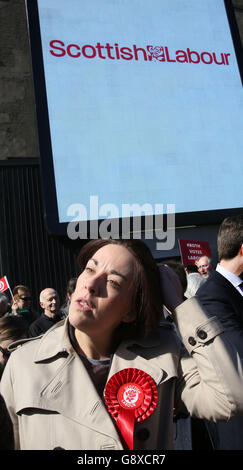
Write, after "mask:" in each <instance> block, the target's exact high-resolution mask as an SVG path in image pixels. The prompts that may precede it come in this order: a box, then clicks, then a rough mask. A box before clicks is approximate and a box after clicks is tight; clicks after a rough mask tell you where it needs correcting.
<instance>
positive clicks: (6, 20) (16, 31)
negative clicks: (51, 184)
mask: <svg viewBox="0 0 243 470" xmlns="http://www.w3.org/2000/svg"><path fill="white" fill-rule="evenodd" d="M50 1H51V0H50ZM212 1H214V0H212ZM232 3H233V5H234V9H235V15H236V20H237V23H238V26H239V31H240V35H241V40H242V44H243V0H232ZM0 45H1V46H0V104H1V107H0V159H7V158H13V157H15V158H16V157H25V158H29V157H32V158H33V157H39V148H38V137H37V127H36V117H35V100H34V92H33V80H32V70H31V60H30V50H29V44H28V30H27V20H26V11H25V1H24V0H0Z"/></svg>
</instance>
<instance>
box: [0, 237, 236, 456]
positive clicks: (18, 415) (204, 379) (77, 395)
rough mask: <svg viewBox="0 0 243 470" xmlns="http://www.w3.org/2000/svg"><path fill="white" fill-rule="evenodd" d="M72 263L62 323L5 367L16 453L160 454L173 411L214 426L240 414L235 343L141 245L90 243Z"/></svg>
mask: <svg viewBox="0 0 243 470" xmlns="http://www.w3.org/2000/svg"><path fill="white" fill-rule="evenodd" d="M79 263H80V267H81V270H82V272H81V274H80V276H79V277H78V279H77V284H76V288H75V291H74V293H73V295H72V299H71V304H70V309H69V316H68V317H67V318H66V320H65V321H62V322H59V323H57V324H56V325H55V326H54V327H52V328H51V329H50V330H48V331H47V332H46V333H45V334H44V336H42V337H38V338H35V339H33V340H30V339H29V340H26V341H25V344H23V345H22V346H21V347H18V348H17V350H16V351H14V352H13V353H12V354H11V357H10V359H9V361H8V363H7V366H6V368H5V371H4V374H3V377H2V382H1V393H2V394H3V397H4V399H5V401H6V404H7V407H8V410H9V413H10V415H11V419H12V421H13V424H14V430H15V446H16V448H20V449H26V450H37V449H46V450H50V449H67V450H68V449H69V450H71V449H79V450H85V451H86V452H87V451H88V450H112V449H117V450H122V449H141V450H155V449H157V450H160V449H163V450H168V449H172V448H173V435H172V430H173V416H174V411H175V409H176V412H178V411H182V412H188V413H190V414H191V415H192V416H196V417H199V418H206V419H212V420H228V419H230V418H231V417H233V416H236V415H237V414H240V413H243V396H242V393H239V390H241V389H242V385H243V374H242V370H243V368H242V363H241V357H243V354H242V351H239V350H238V349H239V348H240V346H239V345H240V344H242V341H241V343H240V342H239V341H238V340H236V339H237V338H236V336H235V335H236V333H234V336H232V331H229V332H228V331H225V330H224V329H223V328H222V325H221V324H220V321H218V320H217V318H215V317H210V316H208V315H207V313H205V312H204V311H203V310H202V308H201V307H200V305H199V304H198V302H197V300H196V299H194V298H192V299H189V300H186V301H185V302H183V303H182V298H183V296H182V294H183V293H182V288H181V284H180V281H179V279H178V276H177V275H176V274H175V273H174V271H172V270H171V269H170V268H168V267H166V266H160V268H158V266H157V265H156V262H155V260H154V259H153V257H152V255H151V253H150V251H149V249H148V247H147V246H146V245H145V244H144V243H143V242H142V241H140V240H95V241H92V242H89V243H87V244H86V245H85V247H84V248H83V249H82V250H81V253H80V256H79ZM163 304H164V305H165V306H166V308H167V310H168V311H169V312H171V315H172V318H173V319H174V321H175V322H176V325H177V328H178V330H179V333H180V335H181V337H182V338H183V341H184V344H185V347H186V348H187V352H186V350H185V349H183V351H182V350H181V342H180V341H179V338H178V336H177V334H176V333H175V331H174V328H173V325H172V324H171V323H170V322H167V321H165V320H163V313H162V311H163ZM235 340H236V341H235ZM237 345H238V349H237Z"/></svg>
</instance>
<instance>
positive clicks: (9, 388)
mask: <svg viewBox="0 0 243 470" xmlns="http://www.w3.org/2000/svg"><path fill="white" fill-rule="evenodd" d="M13 390H14V387H13V384H12V374H11V367H10V360H8V362H7V364H6V366H5V369H4V372H3V375H2V379H1V382H0V393H1V394H2V395H3V397H4V400H5V402H6V405H7V409H8V413H9V416H10V418H11V421H12V425H13V434H14V447H15V450H19V449H20V443H19V424H18V416H17V415H16V412H15V401H14V396H13Z"/></svg>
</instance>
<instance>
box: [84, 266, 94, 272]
mask: <svg viewBox="0 0 243 470" xmlns="http://www.w3.org/2000/svg"><path fill="white" fill-rule="evenodd" d="M85 271H86V272H87V273H92V271H93V269H92V268H90V267H89V266H86V268H85Z"/></svg>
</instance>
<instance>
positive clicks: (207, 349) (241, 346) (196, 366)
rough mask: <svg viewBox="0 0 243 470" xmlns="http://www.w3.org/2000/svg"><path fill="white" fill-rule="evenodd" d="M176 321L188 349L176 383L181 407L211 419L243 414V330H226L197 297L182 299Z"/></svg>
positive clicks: (222, 418) (216, 419)
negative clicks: (204, 308) (183, 300)
mask: <svg viewBox="0 0 243 470" xmlns="http://www.w3.org/2000/svg"><path fill="white" fill-rule="evenodd" d="M174 321H175V323H176V326H177V328H178V330H179V333H180V335H181V338H182V341H183V343H184V346H185V348H186V350H187V351H186V350H185V352H184V354H183V355H182V357H181V360H180V366H179V379H178V384H177V395H176V397H177V402H176V407H178V408H179V409H180V408H181V405H182V404H183V405H184V407H185V408H186V410H187V411H188V412H189V413H190V414H191V415H192V416H196V417H199V418H206V419H209V420H212V421H220V420H225V421H227V420H229V419H231V418H232V417H234V416H239V415H243V393H242V390H243V366H242V365H243V332H242V330H241V329H239V328H238V329H230V328H229V329H226V327H225V325H224V326H223V325H222V323H221V322H220V320H219V319H218V318H216V317H215V316H212V315H210V314H208V313H207V312H206V311H205V310H203V308H202V306H201V305H200V303H199V301H198V299H196V298H195V297H193V298H191V299H188V300H186V301H185V302H183V303H182V304H181V305H180V306H179V307H177V309H176V310H175V313H174Z"/></svg>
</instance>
